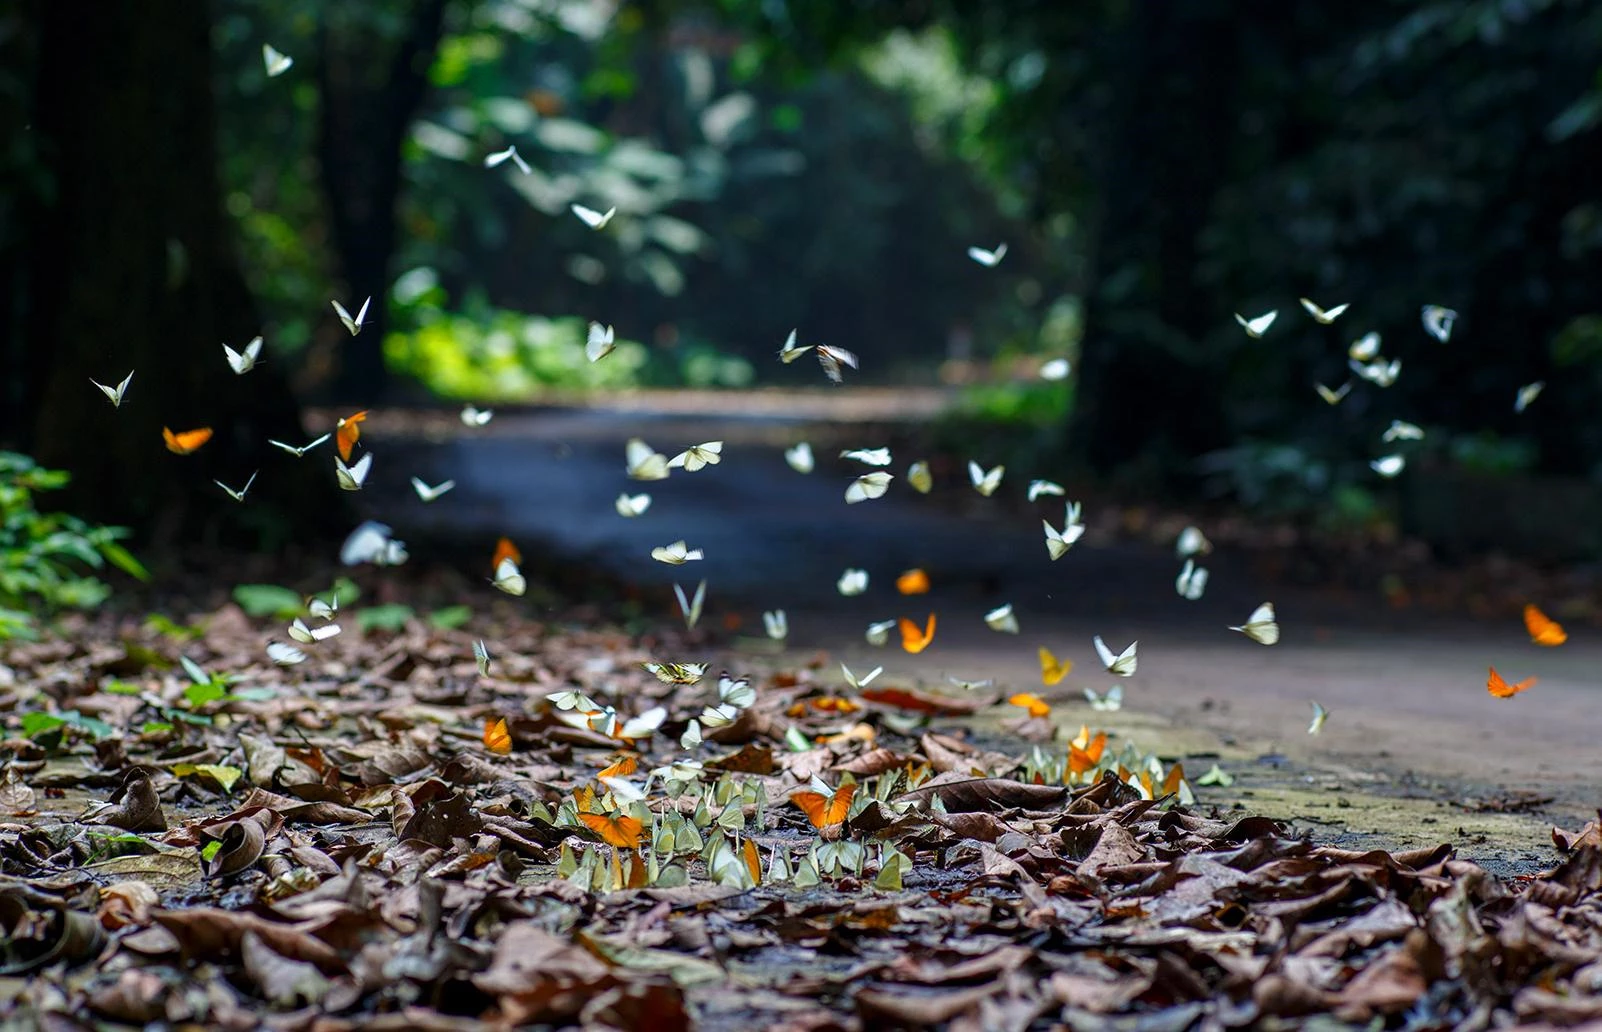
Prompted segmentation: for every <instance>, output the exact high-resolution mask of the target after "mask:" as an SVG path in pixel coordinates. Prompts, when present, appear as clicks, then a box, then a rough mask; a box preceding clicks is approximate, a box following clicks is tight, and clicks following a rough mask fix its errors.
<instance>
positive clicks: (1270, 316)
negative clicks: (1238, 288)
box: [1235, 309, 1279, 337]
mask: <svg viewBox="0 0 1602 1032" xmlns="http://www.w3.org/2000/svg"><path fill="white" fill-rule="evenodd" d="M1277 318H1279V310H1278V309H1275V310H1274V311H1272V312H1267V313H1265V314H1263V315H1259V316H1257V317H1256V318H1255V319H1247V318H1246V317H1245V316H1243V315H1241V314H1240V313H1239V312H1236V313H1235V321H1236V322H1238V323H1240V326H1241V329H1243V330H1245V331H1246V336H1248V337H1261V336H1262V335H1263V334H1265V333H1267V332H1268V328H1269V327H1270V326H1272V325H1274V320H1275V319H1277Z"/></svg>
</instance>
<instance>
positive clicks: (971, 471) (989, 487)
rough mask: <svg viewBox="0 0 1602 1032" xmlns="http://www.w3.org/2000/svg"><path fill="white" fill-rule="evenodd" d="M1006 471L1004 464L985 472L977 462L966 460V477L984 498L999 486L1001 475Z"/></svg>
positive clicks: (994, 491)
mask: <svg viewBox="0 0 1602 1032" xmlns="http://www.w3.org/2000/svg"><path fill="white" fill-rule="evenodd" d="M1006 472H1007V467H1006V466H996V467H995V468H993V469H991V470H990V472H988V473H987V472H985V471H984V470H983V469H981V468H980V466H979V463H977V462H975V461H973V460H972V459H969V460H968V479H969V480H970V481H972V482H973V489H974V490H975V491H978V492H979V493H980V494H982V495H984V496H985V497H986V498H989V497H990V496H991V495H993V494H995V493H996V488H998V487H1000V486H1001V476H1002V474H1004V473H1006Z"/></svg>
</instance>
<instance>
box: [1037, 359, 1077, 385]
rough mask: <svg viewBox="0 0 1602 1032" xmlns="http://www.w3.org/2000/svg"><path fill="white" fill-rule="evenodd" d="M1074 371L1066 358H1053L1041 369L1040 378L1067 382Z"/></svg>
mask: <svg viewBox="0 0 1602 1032" xmlns="http://www.w3.org/2000/svg"><path fill="white" fill-rule="evenodd" d="M1072 371H1073V367H1072V366H1071V365H1069V363H1068V360H1067V359H1066V358H1053V359H1051V360H1050V361H1048V362H1046V364H1045V365H1042V366H1041V367H1040V378H1041V379H1042V380H1053V381H1055V380H1066V379H1068V374H1069V373H1070V372H1072Z"/></svg>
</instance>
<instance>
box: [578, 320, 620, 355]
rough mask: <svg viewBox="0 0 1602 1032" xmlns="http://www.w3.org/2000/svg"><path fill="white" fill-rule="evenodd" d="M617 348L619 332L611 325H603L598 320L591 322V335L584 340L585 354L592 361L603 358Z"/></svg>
mask: <svg viewBox="0 0 1602 1032" xmlns="http://www.w3.org/2000/svg"><path fill="white" fill-rule="evenodd" d="M615 350H617V333H616V331H614V330H613V329H612V327H610V326H602V325H601V324H600V323H598V322H592V323H590V335H589V338H588V339H587V340H586V341H585V342H584V354H585V355H587V356H588V357H589V360H590V361H591V362H599V361H600V360H601V359H603V358H605V357H606V356H607V355H610V354H611V353H612V352H613V351H615Z"/></svg>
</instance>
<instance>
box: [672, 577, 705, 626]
mask: <svg viewBox="0 0 1602 1032" xmlns="http://www.w3.org/2000/svg"><path fill="white" fill-rule="evenodd" d="M673 594H674V595H675V596H677V597H678V600H679V612H681V613H683V614H684V626H685V628H686V629H688V630H692V631H693V630H695V625H696V624H697V623H699V622H700V620H701V606H702V604H703V603H705V602H706V581H705V580H703V581H701V585H700V586H699V587H698V588H696V589H695V600H694V601H691V600H690V599H689V597H687V596H686V595H685V594H684V589H683V588H681V587H679V586H678V585H677V584H675V585H673Z"/></svg>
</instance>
